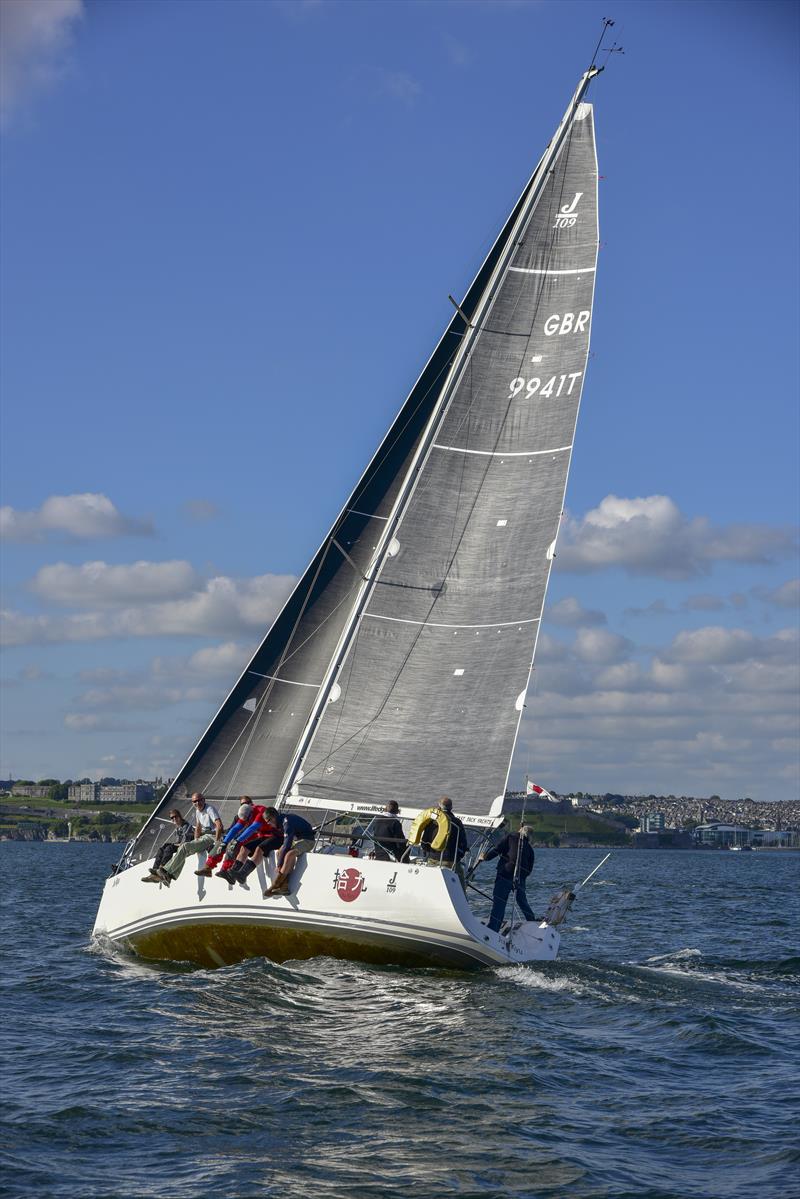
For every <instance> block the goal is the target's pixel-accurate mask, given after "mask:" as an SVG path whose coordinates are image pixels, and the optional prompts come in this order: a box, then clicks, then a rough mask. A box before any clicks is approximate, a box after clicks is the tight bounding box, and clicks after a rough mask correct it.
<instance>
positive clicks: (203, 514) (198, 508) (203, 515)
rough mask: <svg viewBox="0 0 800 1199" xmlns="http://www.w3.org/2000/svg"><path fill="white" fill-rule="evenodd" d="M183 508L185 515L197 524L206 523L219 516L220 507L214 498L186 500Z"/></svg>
mask: <svg viewBox="0 0 800 1199" xmlns="http://www.w3.org/2000/svg"><path fill="white" fill-rule="evenodd" d="M181 508H182V510H183V513H184V515H185V516H186V517H188V519H189V520H190V521H192V523H193V524H196V525H202V524H206V522H207V521H210V520H216V518H217V517H218V516H219V508H218V506H217V505H216V504H215V503H214V501H213V500H186V502H185V503H184V504H182V505H181Z"/></svg>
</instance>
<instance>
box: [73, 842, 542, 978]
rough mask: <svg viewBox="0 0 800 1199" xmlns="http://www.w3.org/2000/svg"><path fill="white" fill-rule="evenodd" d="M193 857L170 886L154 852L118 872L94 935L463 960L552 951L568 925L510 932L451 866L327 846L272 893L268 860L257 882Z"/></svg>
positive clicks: (285, 953) (222, 949) (179, 956)
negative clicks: (204, 872)
mask: <svg viewBox="0 0 800 1199" xmlns="http://www.w3.org/2000/svg"><path fill="white" fill-rule="evenodd" d="M203 861H204V857H203V856H201V857H200V858H199V859H198V858H189V859H188V860H187V863H186V866H185V867H184V870H183V873H182V874H181V876H180V878H179V879H177V880H176V881H175V882H174V883H173V884H172V885H171V886H170V887H169V888H167V887H164V886H156V885H154V884H149V885H148V884H145V883H143V882H141V879H142V877H143V876H144V875H145V874H146V873H147V867H148V865H149V863H140V864H139V865H138V866H133V867H131V868H129V869H128V870H125V871H123V872H122V873H120V874H116V875H114V876H113V877H112V878H110V879H108V881H107V882H106V885H105V890H104V892H103V897H102V900H101V903H100V908H99V911H98V913H97V920H96V921H95V926H94V933H95V935H104V936H107V937H109V938H110V939H111V940H112V941H115V942H117V943H118V944H121V945H123V946H125V947H126V948H129V949H132V950H133V951H134V952H135V953H137V954H139V955H140V956H142V957H147V958H156V959H160V960H170V961H191V962H196V963H197V964H199V965H203V966H225V965H231V964H233V963H234V962H238V961H242V960H244V959H245V958H250V957H262V956H263V957H268V958H270V959H272V960H273V961H286V960H287V959H296V958H309V957H315V956H317V955H319V954H327V955H330V956H333V957H338V958H351V959H356V960H360V961H369V962H378V963H388V964H391V963H397V964H409V965H439V966H451V967H457V968H475V967H478V966H495V965H507V964H509V963H519V962H531V961H553V960H554V959H555V958H556V956H557V954H558V949H559V944H560V937H559V934H558V931H557V930H556V929H555V928H553V927H552V926H551V925H549V924H546V923H544V922H542V923H540V924H533V923H524V924H521V925H520V926H519V927H518V928H516V929H515V931H514V932H513V934H512V935H511V937H510V938H508V939H507V938H505V937H501V936H500V934H498V933H494V932H491V931H490V930H489V929H487V928H486V926H485V925H484V924H482V923H481V921H480V920H478V919H477V917H476V916H475V915H474V914H473V912H472V910H471V909H470V906H469V904H468V903H467V900H466V897H465V895H464V892H463V890H462V888H461V884H460V882H459V881H458V878H457V876H456V875H455V874H454V873H453V871H451V870H440V869H437V868H433V867H425V866H422V865H415V864H411V865H400V864H399V863H397V862H379V861H371V860H369V859H362V858H358V859H356V858H350V857H343V856H339V855H338V854H337V855H329V854H324V853H320V854H311V855H308V856H306V857H304V858H302V859H301V860H300V862H299V863H298V865H297V867H296V869H295V871H294V874H293V876H292V881H291V888H290V894H289V895H286V896H280V897H276V898H274V899H263V898H262V892H263V890H264V888H265V887H266V886H268V879H267V877H266V875H265V872H264V868H263V866H259V868H258V870H256V871H254V873H253V874H251V875H250V878H249V879H248V888H249V889H248V890H244V889H243V888H242V887H240V886H233V887H230V886H228V884H227V883H226V882H225V881H224V880H223V879H218V878H210V879H207V878H198V877H197V876H196V875H195V873H194V870H195V868H196V866H197V865H198V864H202V862H203Z"/></svg>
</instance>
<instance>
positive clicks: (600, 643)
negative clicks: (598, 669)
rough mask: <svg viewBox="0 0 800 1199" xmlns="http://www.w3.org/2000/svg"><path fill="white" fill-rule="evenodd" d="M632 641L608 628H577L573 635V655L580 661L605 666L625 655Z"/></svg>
mask: <svg viewBox="0 0 800 1199" xmlns="http://www.w3.org/2000/svg"><path fill="white" fill-rule="evenodd" d="M632 649H633V644H632V642H630V641H628V639H627V637H620V636H619V634H618V633H611V632H609V630H608V629H578V632H577V634H576V637H575V656H576V657H577V658H578V660H579V661H580V662H591V663H593V664H594V665H597V666H600V665H602V666H606V665H608V664H609V663H611V662H619V661H621V660H622V659H623V658H625V657H627V655H628V654H629V653H630V651H631V650H632Z"/></svg>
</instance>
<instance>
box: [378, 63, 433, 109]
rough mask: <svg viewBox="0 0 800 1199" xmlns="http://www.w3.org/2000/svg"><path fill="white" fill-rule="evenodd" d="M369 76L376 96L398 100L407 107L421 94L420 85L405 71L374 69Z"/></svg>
mask: <svg viewBox="0 0 800 1199" xmlns="http://www.w3.org/2000/svg"><path fill="white" fill-rule="evenodd" d="M371 74H372V78H373V80H374V84H375V91H376V92H377V94H378V95H380V96H389V97H390V98H391V99H392V100H399V102H400V103H401V104H405V105H406V106H407V107H411V105H412V104H414V103H415V102H416V100H417V98H418V97H419V96H420V95H421V94H422V84H421V83H420V81H419V80H418V79H415V78H414V76H413V75H409V74H408V72H407V71H390V70H387V69H386V68H385V67H375V69H374V70H373V71H372V72H371Z"/></svg>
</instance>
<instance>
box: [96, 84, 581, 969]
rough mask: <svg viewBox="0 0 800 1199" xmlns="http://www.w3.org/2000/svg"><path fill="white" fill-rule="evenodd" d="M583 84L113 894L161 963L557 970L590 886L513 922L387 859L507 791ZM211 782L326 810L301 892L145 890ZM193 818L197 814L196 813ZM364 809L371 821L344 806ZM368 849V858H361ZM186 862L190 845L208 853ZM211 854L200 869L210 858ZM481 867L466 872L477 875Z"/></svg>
mask: <svg viewBox="0 0 800 1199" xmlns="http://www.w3.org/2000/svg"><path fill="white" fill-rule="evenodd" d="M600 70H601V68H598V67H596V66H595V65H592V66H591V67H590V68H589V70H588V71H586V72H585V73H584V74H583V76H582V77H581V79H580V81H579V83H578V86H577V88H576V90H575V92H574V94H573V96H572V98H571V100H570V102H569V105H568V107H567V110H566V112H565V114H564V117H563V118H562V120H561V122H560V123H559V125H558V127H557V129H556V131H555V133H554V135H553V138H552V140H551V141H550V143H549V145H548V146H547V148H546V150H545V152H544V154H543V155H542V157H541V159H540V160H539V162H538V164H537V166H536V169H535V170H534V172H533V174H532V176H531V177H530V179H529V181H528V183H527V184H526V186H525V188H524V190H523V192H522V195H521V196H520V197H519V199H518V200H517V202H516V203H515V204H514V206H513V208H512V210H511V212H510V215H509V216H508V219H507V220H506V222H505V225H504V226H503V228H502V231H501V232H500V234H499V236H498V237H497V239H496V241H495V242H494V245H493V246H492V249H491V250H490V252H489V254H488V256H487V257H486V260H485V261H484V262H483V264H482V266H481V267H480V270H479V271H478V273H477V275H476V277H475V279H474V281H473V283H472V284H471V286H470V287H469V289H468V291H467V293H466V295H465V296H464V297H463V298H462V299H461V300H460V302H459V301H456V300H455V299H453V298H452V297H451V300H452V303H453V306H454V313H453V316H452V319H451V320H450V323H449V324H448V326H447V328H446V330H445V332H444V334H443V336H442V338H441V340H440V341H439V343H438V345H437V346H436V348H435V349H434V351H433V353H432V355H431V357H430V358H429V359H428V361H427V363H426V364H425V366H424V368H423V370H422V372H421V374H420V376H419V378H418V379H417V382H416V383H415V385H414V387H413V389H412V391H411V393H410V395H409V396H408V398H407V400H406V401H405V403H404V404H403V406H402V408H401V409H400V411H399V413H398V415H397V417H396V418H395V420H394V422H393V423H392V425H391V427H390V428H389V431H388V432H387V434H386V436H385V438H384V439H383V441H382V443H381V445H380V447H379V448H378V450H377V452H376V454H375V455H374V457H373V458H372V460H371V461H370V462H369V464H368V466H367V468H366V470H365V472H364V474H363V475H362V477H361V478H360V479H359V481H358V484H357V485H356V487H355V489H354V491H353V493H352V495H351V496H350V497H349V498H348V500H347V502H346V504H345V506H344V507H343V508H342V510H341V512H340V514H339V515H338V517H337V518H336V520H335V522H334V524H333V527H332V528H331V529H330V531H329V532H328V534H327V536H326V537H325V539H324V541H323V542H322V544H321V546H320V548H319V550H318V551H317V553H316V554H315V555H314V557H313V559H312V561H311V563H310V564H309V566H308V568H307V570H306V571H305V573H304V574H303V576H302V577H301V579H300V581H299V582H298V583H297V585H296V587H295V588H294V591H293V592H292V594H291V596H290V597H289V599H288V600H287V602H286V604H285V605H284V607H283V609H282V610H281V612H280V613H279V615H278V616H277V618H276V619H275V621H274V623H273V624H272V626H271V627H270V629H269V630H268V632H267V633H266V636H265V637H264V640H263V641H262V643H261V644H260V646H259V647H258V649H257V650H256V652H255V653H254V655H253V657H252V658H251V660H250V661H249V662H248V664H247V666H246V668H245V669H244V671H243V672H242V674H241V676H240V677H239V679H238V680H237V681H236V683H235V685H234V686H233V688H232V690H231V691H230V693H229V695H228V696H227V698H226V699H225V700H224V702H223V704H222V706H221V707H220V709H219V711H218V712H217V714H216V716H215V717H214V719H213V720H212V721H211V723H210V725H209V726H208V728H207V729H206V731H205V732H204V733H203V735H202V736H201V738H200V740H199V741H198V743H197V745H196V746H195V748H194V749H193V751H192V752H191V754H190V755H189V758H188V759H187V761H186V762H185V764H184V765H183V767H182V769H181V770H180V771H179V773H178V774H177V776H176V778H175V780H174V781H173V783H172V784H171V786H170V787H169V789H168V791H167V792H166V794H165V795H164V797H163V799H162V800H161V802H160V803H159V805H158V807H157V808H156V810H155V811H154V813H153V814H152V816H151V817H150V818H149V820H148V821H147V822H146V823H145V825H144V826H143V828H142V830H141V832H140V833H139V834H138V836H137V837H136V838H135V839H134V840H133V841H132V842H131V843H130V844H129V845H128V846H127V847H126V850H125V852H124V854H123V857H122V859H121V861H120V863H119V864H118V867H117V868H116V870H115V872H114V873H113V875H112V876H111V877H110V878H109V879H108V881H107V882H106V884H105V889H104V892H103V896H102V900H101V903H100V907H99V911H98V914H97V919H96V923H95V929H94V931H95V934H97V935H102V936H104V937H107V938H110V939H111V940H112V941H113V942H116V943H118V944H121V945H123V946H125V947H127V948H129V949H131V950H133V951H134V952H135V953H137V954H140V955H142V956H145V957H148V958H156V959H172V960H188V961H191V962H196V963H199V964H201V965H208V966H214V965H217V966H219V965H229V964H231V963H233V962H236V961H241V960H243V959H244V958H247V957H252V956H262V955H263V956H267V957H269V958H272V959H273V960H278V961H282V960H287V959H294V958H305V957H310V956H313V955H316V954H330V955H333V956H338V957H344V958H354V959H359V960H364V961H374V962H386V963H400V964H403V963H406V964H423V965H430V964H436V965H446V966H456V967H475V966H487V965H500V964H504V963H509V962H513V963H516V962H527V961H543V960H553V959H554V958H555V957H556V956H557V954H558V950H559V943H560V937H559V931H558V926H559V923H560V922H561V921H562V920H563V918H564V916H565V915H566V912H567V911H568V909H569V905H570V903H571V900H572V898H574V889H571V888H565V890H564V892H562V893H561V894H560V895H558V896H555V897H554V899H553V901H552V902H551V904H550V907H549V908H548V911H547V912H546V914H545V916H544V917H543V918H542V919H539V920H535V921H519V920H515V919H514V918H513V913H512V919H511V921H510V922H509V924H508V925H507V926H504V928H503V929H502V930H501V931H499V932H495V931H493V930H491V929H489V928H488V927H487V925H486V924H485V923H483V922H482V921H481V920H480V919H479V918H478V915H477V914H476V913H475V912H474V911H473V910H472V907H471V904H470V900H469V899H468V895H469V894H470V888H469V887H467V888H466V889H465V887H464V886H463V885H462V881H461V878H460V877H459V875H458V874H457V873H456V871H455V870H454V869H451V868H449V867H448V866H447V865H446V864H442V863H440V862H438V861H437V860H436V857H435V855H434V854H431V855H429V856H428V857H427V858H426V857H425V856H424V855H422V856H416V851H412V852H411V856H410V858H409V857H408V855H404V856H403V858H402V859H401V860H397V861H392V860H389V861H386V860H380V859H379V857H375V856H372V855H371V854H370V839H369V828H370V824H369V822H370V821H371V819H372V818H373V817H374V816H376V815H377V814H378V813H381V812H383V810H384V807H385V804H386V801H387V800H389V799H394V800H396V801H398V803H399V804H400V818H401V820H402V821H403V822H404V828H407V827H408V826H409V823H410V822H412V821H414V820H415V819H417V818H418V817H419V816H420V813H422V812H425V811H426V810H427V809H429V808H430V807H431V804H432V803H434V802H435V800H436V798H437V797H438V796H441V795H444V794H446V795H449V796H451V797H452V801H453V807H454V811H455V813H456V814H457V815H458V816H459V817H460V818H461V820H462V821H463V823H464V825H465V827H466V829H467V830H468V834H469V837H470V839H471V840H472V841H473V848H472V854H473V862H474V860H475V859H476V857H477V855H478V853H479V852H480V851H481V849H482V848H484V847H485V846H486V844H488V843H489V841H490V840H491V838H492V837H495V838H496V837H497V836H498V830H501V829H502V828H503V827H506V826H507V821H508V817H509V816H510V815H511V814H512V813H513V812H514V811H515V810H516V811H519V803H517V805H516V808H515V801H513V799H512V798H511V797H509V796H507V794H506V788H507V782H508V776H509V771H510V767H511V759H512V755H513V752H514V745H515V742H516V738H517V734H518V730H519V725H520V720H521V717H522V712H523V708H524V705H525V698H526V693H527V689H528V686H529V682H530V678H531V671H532V667H533V659H534V654H535V649H536V642H537V638H538V634H539V628H540V622H541V619H542V610H543V606H544V600H545V593H546V590H547V584H548V579H549V576H550V571H551V568H552V564H553V559H554V557H555V553H556V543H557V538H558V531H559V523H560V520H561V516H562V506H563V502H564V495H565V491H566V485H567V475H568V471H569V464H570V457H571V452H572V445H573V438H574V433H575V426H576V421H577V415H578V408H579V404H580V399H581V393H582V391H583V382H584V375H585V370H586V363H587V359H588V353H589V336H590V327H591V313H592V302H593V298H594V282H595V269H596V263H597V249H598V218H597V179H598V176H597V158H596V150H595V138H594V119H593V110H592V106H591V104H589V103H588V102H587V101H586V100H585V99H584V96H585V94H586V90H587V88H588V87H589V84H590V82H591V80H592V79H593V78H594V77H595V76H596V75H597V74H598V73H599V71H600ZM194 792H202V794H203V795H204V796H205V797H206V799H207V801H208V802H210V803H213V804H214V805H215V806H216V807H217V808H218V809H219V811H220V813H221V815H222V818H223V821H224V822H225V824H226V827H227V826H228V825H229V824H230V822H231V821H232V820H233V819H234V818H235V814H236V810H237V808H238V805H239V797H240V796H241V795H247V796H250V797H252V798H253V799H254V801H255V802H256V803H263V804H269V805H273V806H275V807H277V808H278V809H279V810H282V811H285V810H287V809H289V810H295V811H298V812H301V813H303V814H305V815H306V816H307V817H309V818H310V819H311V821H312V823H313V824H314V826H315V829H316V833H315V842H314V847H313V850H312V851H311V852H308V853H306V854H305V855H304V856H303V857H302V858H301V859H300V862H299V864H298V866H297V867H296V869H295V871H294V872H293V874H292V876H291V886H290V891H289V893H288V894H287V895H285V896H279V897H273V898H270V899H265V898H262V889H263V888H264V887H266V886H268V885H269V878H268V877H267V873H266V871H265V867H264V865H262V866H259V869H258V876H256V875H255V874H254V875H251V883H252V886H251V887H250V889H249V890H245V889H243V888H242V887H239V886H230V887H228V886H227V885H226V884H225V882H224V881H222V880H219V879H216V878H209V879H207V878H205V877H202V876H200V877H198V876H197V875H196V874H195V873H194V871H193V870H191V869H186V870H184V871H183V873H182V874H181V875H180V877H179V878H178V879H177V881H176V882H175V883H173V884H172V885H171V886H170V887H168V888H167V887H153V886H150V887H145V886H142V885H141V881H140V880H141V876H142V867H143V866H144V865H147V864H148V863H150V862H152V860H153V857H154V854H155V853H156V850H157V849H158V847H159V846H160V845H161V844H163V842H164V841H165V840H167V839H168V837H169V833H170V824H169V821H168V820H167V819H166V815H167V811H168V810H169V809H170V808H173V807H175V806H178V807H179V808H183V809H184V810H185V809H188V808H189V796H190V795H191V794H192V793H194ZM190 819H191V817H190ZM353 821H358V822H360V825H359V828H358V830H357V831H358V836H357V837H356V836H353V834H352V831H351V832H350V833H349V836H348V837H345V836H343V835H342V834H341V832H340V831H337V830H341V827H342V822H350V825H351V826H352V822H353ZM353 855H355V856H353ZM191 861H192V862H196V861H198V859H196V858H193V859H191ZM199 861H200V862H201V863H202V861H203V858H202V857H201V858H200V859H199ZM467 877H469V875H467Z"/></svg>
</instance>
